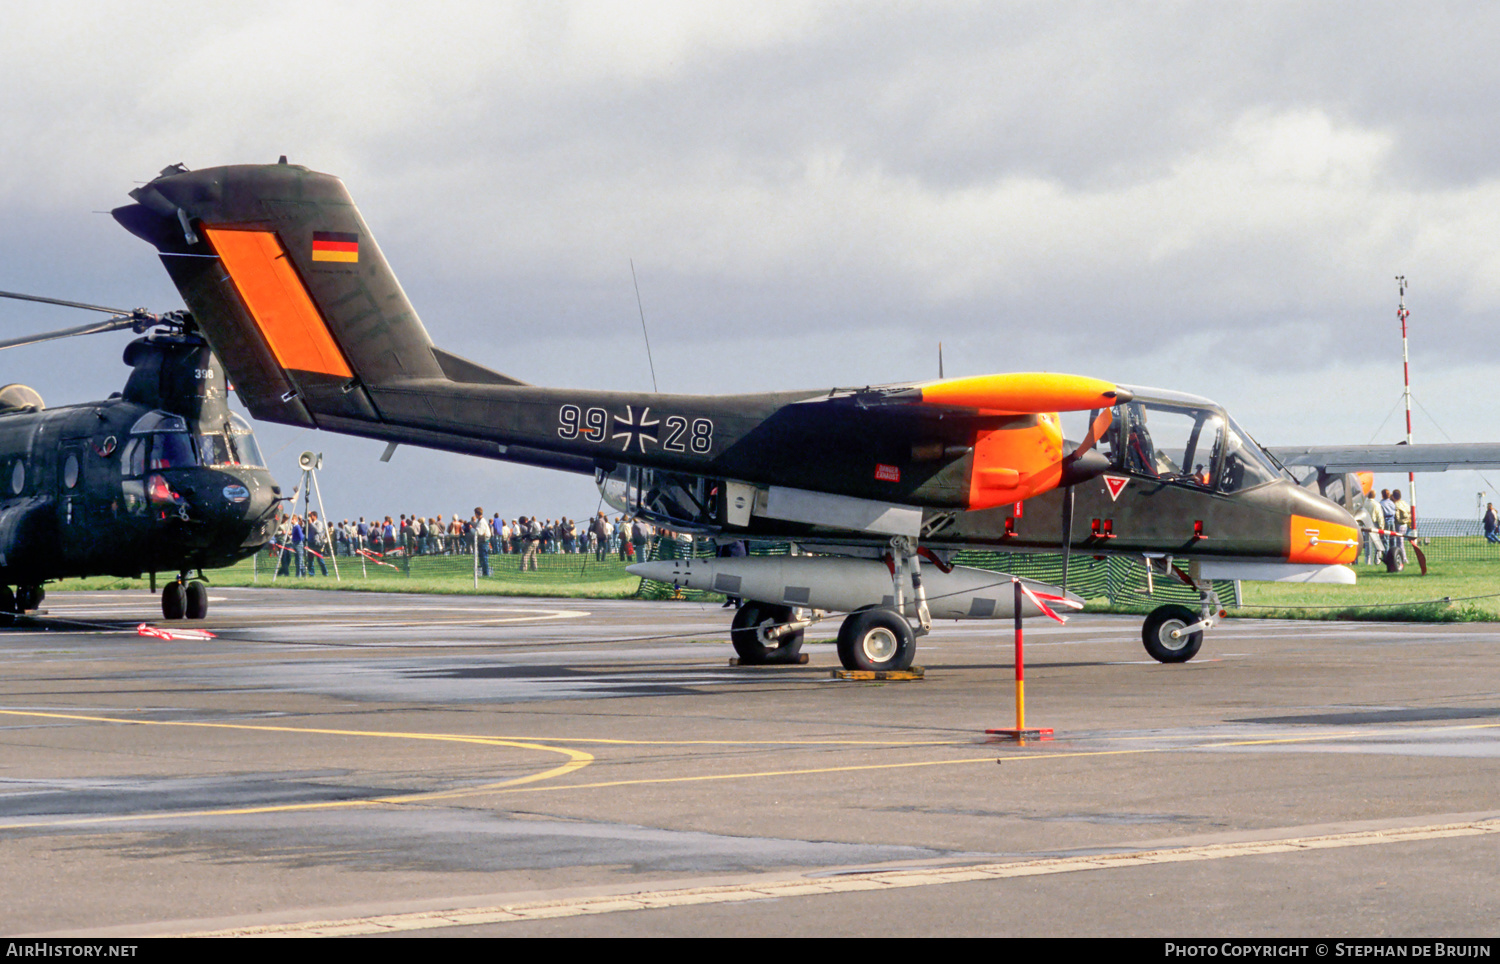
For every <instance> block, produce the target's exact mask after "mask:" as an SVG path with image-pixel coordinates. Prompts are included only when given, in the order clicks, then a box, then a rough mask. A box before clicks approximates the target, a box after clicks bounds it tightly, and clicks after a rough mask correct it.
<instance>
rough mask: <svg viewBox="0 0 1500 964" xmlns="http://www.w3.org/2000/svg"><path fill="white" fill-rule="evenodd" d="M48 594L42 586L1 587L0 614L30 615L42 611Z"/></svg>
mask: <svg viewBox="0 0 1500 964" xmlns="http://www.w3.org/2000/svg"><path fill="white" fill-rule="evenodd" d="M45 598H47V593H46V591H45V590H44V589H42V587H41V586H17V587H16V588H15V590H14V591H12V590H11V588H10V587H9V586H0V613H16V614H20V613H29V612H31V611H32V610H35V609H40V608H41V606H42V600H43V599H45Z"/></svg>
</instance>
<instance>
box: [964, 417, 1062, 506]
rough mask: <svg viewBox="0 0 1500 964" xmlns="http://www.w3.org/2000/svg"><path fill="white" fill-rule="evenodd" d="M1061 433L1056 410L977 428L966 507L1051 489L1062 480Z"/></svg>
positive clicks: (991, 503)
mask: <svg viewBox="0 0 1500 964" xmlns="http://www.w3.org/2000/svg"><path fill="white" fill-rule="evenodd" d="M1062 458H1063V434H1062V426H1061V425H1060V424H1059V422H1058V418H1057V413H1055V412H1043V413H1041V414H1039V415H1037V417H1036V424H1034V425H1028V426H1024V427H1022V428H999V429H990V430H988V431H981V432H980V433H979V435H978V436H977V437H976V438H975V440H974V468H973V471H972V473H971V474H970V476H969V508H970V509H990V508H993V507H995V506H997V505H1004V504H1006V503H1007V502H1019V501H1021V500H1023V499H1029V498H1031V497H1032V496H1034V495H1039V494H1041V493H1043V492H1046V491H1047V490H1048V489H1054V488H1056V487H1057V485H1058V483H1059V482H1061V481H1062V473H1063V466H1062Z"/></svg>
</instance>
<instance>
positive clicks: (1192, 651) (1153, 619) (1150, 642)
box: [1141, 606, 1203, 663]
mask: <svg viewBox="0 0 1500 964" xmlns="http://www.w3.org/2000/svg"><path fill="white" fill-rule="evenodd" d="M1199 618H1200V617H1199V616H1198V614H1197V613H1196V612H1194V611H1193V610H1191V609H1189V608H1187V607H1186V606H1158V607H1157V608H1155V609H1153V610H1152V611H1151V615H1149V616H1147V617H1146V623H1145V625H1144V626H1142V627H1141V641H1142V642H1144V643H1145V644H1146V652H1147V653H1150V654H1151V658H1152V659H1154V660H1156V661H1157V662H1159V663H1186V662H1187V661H1188V660H1190V659H1192V658H1193V657H1194V656H1197V655H1198V650H1199V649H1201V648H1202V647H1203V630H1201V629H1200V630H1198V631H1197V632H1195V633H1188V634H1187V635H1186V636H1179V637H1178V638H1176V639H1173V638H1172V631H1173V630H1174V629H1182V628H1184V627H1186V626H1191V625H1192V624H1193V623H1196V622H1197V621H1198V620H1199Z"/></svg>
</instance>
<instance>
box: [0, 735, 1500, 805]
mask: <svg viewBox="0 0 1500 964" xmlns="http://www.w3.org/2000/svg"><path fill="white" fill-rule="evenodd" d="M0 715H7V716H27V717H42V718H48V719H63V720H79V721H84V722H98V723H124V724H132V725H140V726H186V727H206V728H213V729H231V730H259V731H267V732H282V733H299V734H321V735H334V736H355V737H377V738H389V739H412V740H438V741H446V742H458V743H474V744H481V745H489V746H506V747H513V748H518V749H528V750H542V751H547V752H552V753H561V754H564V755H567V756H569V761H568V762H567V763H565V764H562V765H561V766H558V767H554V768H552V769H550V770H546V771H543V772H541V773H536V774H532V775H530V776H526V777H516V778H513V779H510V780H502V781H499V782H496V783H488V784H480V785H477V786H471V787H456V788H453V789H449V790H433V791H425V792H419V793H412V794H405V795H398V796H388V797H379V798H370V799H363V800H340V801H328V802H323V803H300V804H277V805H267V806H262V807H242V808H226V809H219V810H198V811H176V812H164V813H147V814H125V815H118V816H108V817H81V818H75V819H71V820H56V821H46V822H33V823H13V824H0V830H17V829H26V828H41V827H58V826H75V825H92V824H106V823H128V822H137V821H147V820H171V819H181V818H187V817H213V816H233V815H247V814H259V813H288V812H301V811H313V810H329V809H338V808H353V807H373V806H380V805H390V804H405V803H416V802H427V801H436V800H454V799H459V798H462V797H472V796H483V795H486V794H513V793H562V792H570V791H575V790H599V789H610V788H616V787H629V786H655V785H665V784H674V783H710V782H719V781H725V780H755V779H762V778H766V777H787V776H812V775H818V774H828V773H854V772H861V771H874V770H903V769H914V768H920V767H939V766H966V765H971V764H976V763H980V764H984V763H1004V764H1013V763H1027V762H1033V761H1040V760H1065V759H1075V758H1077V759H1087V758H1091V757H1106V756H1138V755H1143V754H1148V753H1179V752H1194V751H1202V750H1213V749H1225V748H1232V747H1240V746H1247V747H1248V746H1267V745H1275V744H1293V743H1313V742H1326V741H1334V740H1349V739H1362V738H1369V737H1372V736H1373V737H1382V736H1395V735H1407V736H1410V735H1411V734H1413V733H1423V734H1426V733H1433V732H1449V731H1461V730H1485V729H1494V728H1497V727H1500V723H1476V724H1460V725H1454V726H1440V727H1419V726H1412V727H1405V728H1400V729H1390V730H1384V731H1375V732H1374V733H1371V732H1361V731H1355V732H1341V733H1321V734H1308V735H1300V736H1284V737H1272V738H1266V739H1258V740H1221V741H1211V742H1203V743H1180V744H1170V745H1166V746H1154V747H1124V748H1120V749H1106V750H1055V751H1052V752H1050V753H1034V752H1025V751H1021V752H1015V753H1007V754H1004V755H1001V756H985V757H963V758H959V759H954V760H917V761H908V762H903V763H870V764H852V765H848V766H833V767H807V768H794V769H777V770H752V771H742V772H736V773H713V774H702V775H698V776H680V777H678V776H673V777H641V778H637V779H630V780H604V781H597V782H594V783H571V784H555V783H554V784H550V785H547V786H535V785H534V784H536V783H539V782H541V781H544V780H550V779H552V778H554V777H561V776H563V775H565V774H568V773H572V772H574V771H576V770H579V769H582V768H583V767H585V766H587V765H588V764H589V763H591V762H593V761H594V757H593V755H592V754H589V753H587V752H585V751H583V750H570V749H567V748H565V747H558V746H550V745H546V744H544V743H541V742H537V740H539V739H541V738H525V739H522V738H516V737H484V736H472V735H466V734H442V733H401V732H381V731H366V730H335V729H322V728H311V727H291V726H270V725H263V724H246V723H210V722H199V721H186V720H131V719H122V718H118V717H104V716H86V715H80V714H67V713H48V712H41V711H21V710H0ZM546 739H548V740H549V741H550V742H557V743H567V742H574V743H606V744H615V745H626V746H629V745H638V746H680V745H730V746H756V745H772V746H852V747H862V746H882V747H884V746H889V747H901V746H913V747H922V746H954V745H955V744H953V743H897V742H890V743H886V742H878V741H847V742H845V741H822V740H820V741H806V742H793V741H780V740H769V741H765V740H752V741H727V740H726V741H719V740H704V741H680V742H679V741H663V742H655V741H633V740H611V739H603V738H572V737H550V738H546ZM1121 739H1136V738H1121Z"/></svg>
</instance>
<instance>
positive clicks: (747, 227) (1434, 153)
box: [0, 0, 1500, 517]
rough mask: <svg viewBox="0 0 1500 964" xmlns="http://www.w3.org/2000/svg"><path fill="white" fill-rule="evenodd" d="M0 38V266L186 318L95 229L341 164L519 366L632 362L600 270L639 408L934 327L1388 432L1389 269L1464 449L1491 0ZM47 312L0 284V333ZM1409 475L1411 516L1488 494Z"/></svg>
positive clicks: (546, 17) (15, 368)
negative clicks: (186, 192) (212, 175)
mask: <svg viewBox="0 0 1500 964" xmlns="http://www.w3.org/2000/svg"><path fill="white" fill-rule="evenodd" d="M0 26H3V29H0V79H3V83H0V116H3V120H4V137H3V140H0V157H3V160H4V163H3V164H0V207H3V211H4V217H3V218H0V289H6V290H19V291H28V292H34V293H40V294H47V295H52V296H56V297H63V298H73V299H79V300H85V301H95V302H102V303H104V304H112V305H114V304H117V305H123V306H127V307H134V306H136V305H146V306H149V307H151V308H153V309H156V310H165V309H169V308H174V307H179V306H180V304H181V302H180V299H179V298H178V296H177V294H176V291H175V289H173V287H172V286H171V284H170V282H169V281H168V280H167V277H166V274H165V272H164V271H163V270H162V268H161V266H160V264H159V262H158V261H157V260H156V258H155V256H154V254H153V252H152V249H151V248H150V247H149V246H148V245H146V244H144V243H143V242H140V241H138V240H137V239H135V238H133V237H131V236H130V235H128V234H127V233H126V232H125V231H124V230H123V229H121V228H119V227H118V226H117V225H116V224H115V223H114V222H113V220H111V219H110V218H109V217H108V216H107V215H105V214H100V213H96V212H104V211H108V210H109V209H110V208H113V207H116V206H118V205H120V204H123V203H127V202H128V200H129V199H128V198H127V196H126V193H127V192H128V191H129V190H130V189H131V188H132V187H133V186H135V185H136V184H138V183H140V182H143V181H146V180H149V179H150V178H151V177H153V176H154V175H155V174H156V173H157V171H158V170H160V169H161V168H162V167H164V166H165V165H168V164H172V163H176V162H179V161H180V162H183V163H185V164H186V165H187V166H188V167H190V168H200V167H209V166H214V165H218V164H230V163H250V162H271V161H274V160H275V159H276V157H277V156H278V155H280V154H286V155H287V156H288V157H289V158H290V160H291V161H292V162H294V163H300V164H305V165H307V166H309V167H312V168H314V169H316V170H321V171H327V172H329V173H332V174H336V175H338V176H339V177H341V178H343V179H344V181H345V183H346V184H347V185H348V187H349V189H350V191H351V192H352V193H353V195H354V197H355V199H356V201H357V202H358V203H359V205H360V208H361V211H362V212H363V214H364V216H365V220H366V221H367V222H368V223H369V225H370V227H371V229H372V231H373V232H374V233H375V235H376V237H377V238H378V240H379V243H380V245H381V247H382V249H383V250H384V252H385V254H386V256H387V258H388V259H389V261H390V263H391V265H392V267H393V268H394V269H395V271H396V272H397V274H398V276H399V277H400V279H401V281H402V284H403V285H404V287H405V288H406V290H407V293H408V295H409V296H410V297H411V300H412V302H413V303H414V304H415V305H416V307H417V310H418V311H419V312H420V314H421V316H422V319H423V322H424V323H425V324H426V326H427V329H428V331H429V333H430V334H431V335H432V337H433V340H434V341H435V342H437V343H438V344H440V345H442V346H444V347H446V348H449V349H450V350H452V351H455V352H457V353H459V354H461V355H466V356H468V357H471V358H473V359H475V360H476V361H479V362H481V363H484V364H486V365H488V366H490V367H493V368H496V369H499V370H501V371H504V372H507V373H510V374H513V375H515V376H517V377H520V378H524V379H526V380H527V381H531V382H536V383H540V384H549V385H563V386H588V387H597V388H609V389H635V390H641V389H649V388H650V386H651V376H650V372H649V370H648V368H647V362H646V353H645V348H644V346H643V343H642V339H641V331H640V327H641V326H640V318H639V315H638V313H637V306H636V296H635V291H634V289H633V287H632V284H631V272H630V263H631V260H632V259H633V260H634V262H635V267H636V272H637V275H638V278H639V282H640V293H641V300H642V304H643V307H644V311H645V315H646V320H647V322H648V324H649V326H650V335H651V344H652V347H653V349H654V350H655V359H656V371H657V377H658V380H659V382H660V385H661V388H662V390H664V391H678V392H721V391H756V390H771V389H786V388H809V389H815V388H822V387H827V386H830V385H850V384H869V383H879V382H887V381H899V380H905V379H912V378H928V377H932V376H935V375H936V369H937V343H938V342H939V341H942V342H943V343H944V351H945V357H946V366H947V373H948V374H949V375H955V374H976V373H982V372H996V371H1015V370H1035V369H1046V370H1054V371H1058V370H1060V371H1073V372H1079V373H1082V374H1090V375H1096V376H1099V377H1103V378H1109V379H1114V380H1116V381H1119V382H1123V383H1128V384H1144V385H1157V386H1161V387H1168V388H1174V389H1178V390H1181V391H1188V392H1195V393H1198V394H1203V395H1208V396H1210V397H1212V398H1215V399H1216V400H1218V401H1220V402H1222V403H1223V404H1225V405H1226V406H1228V407H1229V410H1230V411H1231V413H1232V414H1233V415H1234V416H1235V418H1236V419H1237V420H1238V421H1239V422H1240V423H1241V424H1242V425H1244V426H1245V427H1246V428H1247V429H1248V430H1249V431H1250V432H1251V433H1252V434H1255V435H1256V436H1257V437H1259V438H1260V440H1261V441H1262V442H1265V443H1267V444H1271V445H1274V444H1275V443H1277V442H1281V443H1363V442H1369V441H1372V440H1374V441H1390V442H1393V441H1397V440H1399V439H1400V437H1401V434H1402V431H1403V419H1402V415H1401V413H1400V412H1399V411H1393V410H1394V408H1395V406H1397V404H1398V403H1399V401H1400V394H1401V368H1400V362H1401V356H1400V351H1401V343H1400V329H1399V326H1398V324H1397V321H1396V285H1395V282H1394V280H1393V279H1394V276H1395V275H1398V274H1404V275H1406V276H1407V277H1408V278H1409V279H1410V290H1409V292H1408V306H1409V308H1410V309H1411V312H1412V317H1411V321H1412V359H1413V381H1414V391H1415V394H1416V397H1417V399H1418V401H1419V402H1420V404H1421V406H1422V407H1421V408H1419V409H1418V412H1417V417H1416V434H1417V440H1418V441H1442V440H1444V439H1445V435H1444V434H1443V433H1444V432H1446V433H1447V436H1451V437H1452V439H1454V440H1456V441H1497V440H1500V426H1497V424H1496V419H1495V417H1494V412H1495V406H1494V404H1493V403H1492V401H1491V399H1490V396H1489V392H1490V390H1491V389H1492V388H1493V386H1495V385H1496V384H1497V382H1500V340H1497V339H1496V337H1495V336H1494V331H1495V329H1496V325H1495V321H1496V316H1497V314H1500V231H1497V228H1496V226H1495V225H1496V212H1497V210H1500V111H1497V110H1496V109H1495V96H1496V95H1495V93H1494V92H1495V91H1496V90H1500V76H1497V73H1500V67H1497V66H1496V58H1495V57H1494V51H1495V49H1497V48H1500V7H1496V6H1494V5H1485V4H1449V5H1439V4H1421V5H1412V4H1389V5H1382V4H1376V3H1358V4H1353V3H1351V4H1307V3H1287V4H1277V3H1267V2H1260V3H1251V4H1241V5H1236V4H1228V3H1212V4H1209V3H1205V4H1180V5H1179V4H1166V3H1162V4H1121V3H1101V4H1061V3H1036V4H1030V3H1017V4H1004V3H997V2H984V3H948V4H944V3H921V4H901V3H866V4H847V3H836V4H824V3H770V2H765V0H761V2H755V3H747V4H715V3H707V2H702V0H699V2H691V3H680V4H677V3H644V2H635V3H618V4H612V3H563V2H548V3H537V4H506V3H494V2H489V3H484V4H473V5H470V4H436V5H424V6H422V7H421V8H420V10H419V9H418V8H416V7H415V6H413V5H411V4H407V3H402V4H378V3H350V4H326V3H316V2H307V0H300V2H294V3H274V2H271V3H261V4H255V5H234V6H231V5H219V4H212V3H204V2H202V0H198V2H193V3H173V2H153V3H150V4H123V3H86V4H77V3H66V2H52V3H47V4H35V5H29V7H28V6H21V7H19V8H17V7H15V6H11V7H7V8H6V10H5V12H4V13H0ZM83 320H84V319H81V318H77V317H75V316H74V315H73V314H71V313H68V312H66V311H64V310H63V309H56V308H45V307H40V306H24V305H20V304H14V305H9V306H4V307H0V332H4V333H6V334H12V333H15V334H19V333H23V332H27V331H31V330H35V329H39V328H50V327H63V326H66V325H71V324H79V323H81V322H82V321H83ZM111 339H113V340H111ZM126 340H127V339H126V337H125V336H121V335H114V336H98V337H96V338H94V339H92V340H90V341H87V342H77V341H74V342H72V343H68V344H65V345H61V346H51V347H33V348H24V349H13V350H12V351H11V352H10V355H9V357H8V361H9V362H10V365H9V371H10V374H9V375H8V376H6V377H5V380H7V381H11V380H14V381H24V382H26V383H28V384H31V385H33V386H35V387H36V388H37V389H39V390H40V391H41V393H42V394H43V396H44V397H45V398H46V399H47V401H48V402H49V403H50V404H64V403H68V402H78V401H85V400H88V399H92V398H98V397H101V396H102V395H104V394H107V393H108V392H109V391H112V390H117V389H118V388H119V387H121V386H122V385H123V382H124V378H125V376H126V374H127V371H126V369H125V368H124V367H123V365H121V364H120V361H119V358H120V351H121V350H122V349H123V347H124V343H125V341H126ZM258 433H259V434H260V436H261V439H262V445H263V447H264V448H265V449H266V450H267V452H268V454H272V455H273V460H272V461H273V464H272V466H271V467H272V470H273V471H274V472H276V473H277V474H278V475H279V476H280V477H281V479H282V480H283V482H284V483H286V484H287V485H291V484H293V483H295V481H296V478H295V477H296V461H295V460H296V456H297V453H298V452H300V451H302V450H303V449H313V450H317V451H322V452H324V453H326V456H327V460H326V463H325V464H326V467H325V469H324V472H323V473H322V475H321V482H322V487H323V490H324V496H325V499H326V501H327V506H328V511H329V513H330V514H332V515H333V516H335V517H338V516H344V515H359V514H364V515H372V514H384V513H387V512H390V513H393V514H394V513H396V512H401V511H413V510H414V511H418V512H420V513H422V514H424V515H430V514H433V513H437V512H442V513H444V514H445V515H446V514H448V513H451V512H454V511H463V512H467V511H468V510H470V509H472V508H473V506H474V505H476V504H482V505H484V506H485V508H486V509H487V510H488V511H495V510H499V511H500V512H502V513H503V514H505V515H508V516H510V515H516V514H521V513H525V514H528V515H529V514H533V513H535V514H540V515H542V516H553V517H556V516H557V515H560V514H567V515H569V516H573V517H581V516H583V515H586V514H587V513H589V512H590V511H592V510H593V509H594V508H595V506H596V504H597V501H598V499H597V493H596V492H595V490H594V488H593V486H592V483H591V481H589V480H586V479H584V478H582V477H575V476H566V475H561V474H557V473H549V472H545V471H543V470H540V469H530V468H521V467H513V466H506V465H504V464H502V463H488V462H484V461H482V460H478V459H473V458H464V457H459V456H448V455H442V454H438V453H428V452H423V451H421V450H418V449H410V448H403V449H401V450H400V451H399V452H398V453H397V455H396V456H395V458H394V459H393V460H392V462H391V463H389V464H386V465H382V464H380V463H379V462H378V461H377V459H378V456H379V454H380V452H381V450H382V448H383V446H382V445H381V444H379V443H376V442H369V441H359V440H352V439H340V438H338V437H335V436H331V435H326V434H319V433H312V432H294V431H290V430H286V429H283V428H279V427H276V426H270V425H265V426H261V427H259V428H258ZM1496 479H1497V481H1500V475H1497V476H1496ZM1382 482H1383V483H1384V484H1400V485H1401V486H1402V487H1403V488H1405V485H1404V482H1405V479H1404V477H1402V478H1400V479H1397V478H1395V477H1391V478H1390V479H1383V480H1382ZM1418 483H1419V491H1418V495H1419V496H1420V497H1421V501H1422V503H1423V508H1424V510H1425V512H1426V513H1427V514H1428V515H1432V516H1436V515H1445V516H1446V515H1472V514H1473V509H1474V504H1475V493H1476V492H1477V491H1479V490H1491V489H1492V488H1493V487H1492V486H1490V485H1489V484H1488V483H1487V482H1485V481H1484V480H1483V479H1481V478H1480V477H1479V476H1478V475H1477V474H1475V473H1450V474H1449V475H1446V476H1439V475H1428V476H1423V477H1421V478H1420V479H1419V480H1418ZM1494 497H1495V496H1494V495H1493V494H1492V495H1490V496H1488V498H1494Z"/></svg>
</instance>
